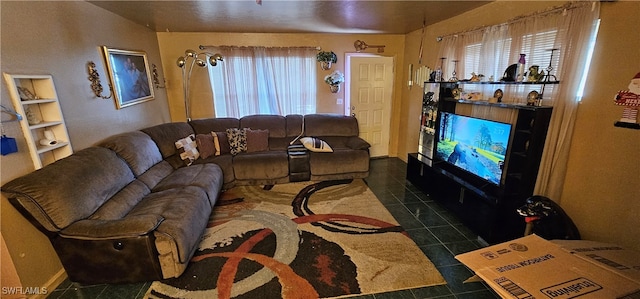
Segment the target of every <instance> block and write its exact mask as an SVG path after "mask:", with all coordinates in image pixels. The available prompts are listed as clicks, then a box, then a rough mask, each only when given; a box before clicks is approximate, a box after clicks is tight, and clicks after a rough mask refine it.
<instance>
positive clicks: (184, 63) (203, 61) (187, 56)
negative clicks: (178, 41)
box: [176, 50, 222, 121]
mask: <svg viewBox="0 0 640 299" xmlns="http://www.w3.org/2000/svg"><path fill="white" fill-rule="evenodd" d="M218 61H222V55H220V54H218V53H216V54H213V53H209V52H202V53H198V52H196V51H194V50H186V51H184V56H180V57H178V61H176V64H177V65H178V67H179V68H181V69H182V88H183V92H184V95H183V96H184V110H185V113H186V116H187V121H191V100H190V99H189V82H190V81H191V71H193V67H194V66H196V65H197V66H199V67H206V66H207V62H209V64H210V65H211V66H216V65H218Z"/></svg>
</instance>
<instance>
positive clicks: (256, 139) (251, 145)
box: [245, 128, 269, 153]
mask: <svg viewBox="0 0 640 299" xmlns="http://www.w3.org/2000/svg"><path fill="white" fill-rule="evenodd" d="M245 130H246V134H247V153H253V152H263V151H268V150H269V130H252V129H249V128H246V129H245Z"/></svg>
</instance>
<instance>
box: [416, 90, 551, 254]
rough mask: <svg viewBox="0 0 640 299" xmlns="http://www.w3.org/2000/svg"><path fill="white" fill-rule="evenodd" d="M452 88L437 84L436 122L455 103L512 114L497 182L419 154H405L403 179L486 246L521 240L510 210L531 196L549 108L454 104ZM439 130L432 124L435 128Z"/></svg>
mask: <svg viewBox="0 0 640 299" xmlns="http://www.w3.org/2000/svg"><path fill="white" fill-rule="evenodd" d="M554 84H555V83H554ZM456 87H458V83H441V84H440V95H439V96H440V101H439V103H438V120H439V119H440V117H439V114H440V113H442V112H450V113H455V111H456V105H484V106H490V107H491V108H492V109H493V107H494V106H495V107H496V108H498V109H515V110H516V112H517V118H516V121H515V122H514V123H513V129H512V136H511V142H510V145H509V148H508V149H507V155H506V163H505V166H504V176H503V177H504V179H503V181H502V184H501V185H499V186H498V185H493V184H491V183H488V182H487V181H484V180H482V179H481V178H478V177H476V176H474V175H472V174H470V173H468V172H466V171H464V170H462V169H459V168H457V167H455V166H453V165H451V164H448V163H446V162H444V161H438V160H437V159H436V160H431V159H429V158H427V157H426V156H424V155H422V154H419V153H410V154H409V155H408V165H407V179H408V180H409V181H410V182H411V183H412V184H414V185H415V186H417V187H418V188H420V189H421V190H422V191H423V192H424V193H426V194H428V195H429V196H430V197H431V198H432V199H434V200H436V201H438V202H439V203H441V204H442V205H443V206H445V207H446V208H447V209H449V210H450V211H451V212H453V213H454V214H455V215H456V216H458V217H459V218H460V220H461V221H462V222H463V223H465V224H466V225H467V226H468V227H469V228H470V229H472V230H473V231H474V232H475V233H477V234H478V235H479V236H480V237H481V238H482V239H483V240H484V241H486V242H487V243H490V244H495V243H500V242H504V241H508V240H512V239H514V238H518V237H521V236H522V235H523V233H524V228H525V223H524V219H523V218H522V217H521V216H519V215H518V213H517V212H516V209H517V208H519V207H520V206H522V205H523V204H524V202H525V200H526V199H527V198H529V197H530V196H532V195H533V191H534V188H535V184H536V179H537V175H538V169H539V166H540V161H541V158H542V152H543V150H544V144H545V139H546V135H547V129H548V126H549V121H550V119H551V112H552V110H553V108H552V107H550V106H526V105H515V104H505V103H488V102H480V101H464V100H456V99H454V98H453V95H452V92H451V91H452V89H453V88H456ZM439 127H440V126H439V124H436V130H439ZM437 134H438V132H436V136H437Z"/></svg>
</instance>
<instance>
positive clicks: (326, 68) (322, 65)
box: [320, 61, 332, 71]
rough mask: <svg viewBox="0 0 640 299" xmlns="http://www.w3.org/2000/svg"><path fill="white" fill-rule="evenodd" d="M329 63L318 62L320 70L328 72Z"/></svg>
mask: <svg viewBox="0 0 640 299" xmlns="http://www.w3.org/2000/svg"><path fill="white" fill-rule="evenodd" d="M331 64H332V63H331V61H321V62H320V68H322V69H323V70H325V71H326V70H330V69H331Z"/></svg>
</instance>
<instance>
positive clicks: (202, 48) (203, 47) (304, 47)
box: [199, 45, 322, 51]
mask: <svg viewBox="0 0 640 299" xmlns="http://www.w3.org/2000/svg"><path fill="white" fill-rule="evenodd" d="M199 48H200V50H205V49H207V48H239V49H242V48H271V49H291V48H296V49H315V50H318V51H320V50H322V48H320V47H312V46H294V47H262V46H211V45H209V46H203V45H200V47H199Z"/></svg>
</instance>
